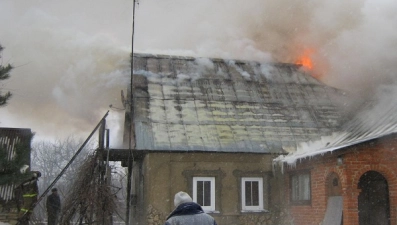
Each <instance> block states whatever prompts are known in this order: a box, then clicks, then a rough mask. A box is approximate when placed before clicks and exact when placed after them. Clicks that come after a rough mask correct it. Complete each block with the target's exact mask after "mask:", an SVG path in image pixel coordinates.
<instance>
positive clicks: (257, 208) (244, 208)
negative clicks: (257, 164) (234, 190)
mask: <svg viewBox="0 0 397 225" xmlns="http://www.w3.org/2000/svg"><path fill="white" fill-rule="evenodd" d="M246 181H258V183H259V185H258V188H259V205H258V206H247V205H245V182H246ZM241 206H242V211H263V210H264V208H263V178H262V177H242V178H241Z"/></svg>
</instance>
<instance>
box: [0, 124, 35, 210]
mask: <svg viewBox="0 0 397 225" xmlns="http://www.w3.org/2000/svg"><path fill="white" fill-rule="evenodd" d="M31 136H32V131H31V130H30V129H26V128H0V146H1V148H0V150H4V151H6V159H7V160H8V161H10V160H13V159H14V158H15V156H16V154H18V152H16V149H15V146H16V145H17V144H19V143H22V142H29V145H30V140H31V139H30V138H31ZM28 157H29V156H28ZM25 161H26V163H28V164H29V166H30V158H27V159H26V160H25ZM2 173H3V174H4V173H5V170H4V168H0V179H1V174H2ZM15 187H16V184H14V183H10V184H4V185H0V200H1V201H5V202H8V201H10V200H12V199H13V198H14V188H15Z"/></svg>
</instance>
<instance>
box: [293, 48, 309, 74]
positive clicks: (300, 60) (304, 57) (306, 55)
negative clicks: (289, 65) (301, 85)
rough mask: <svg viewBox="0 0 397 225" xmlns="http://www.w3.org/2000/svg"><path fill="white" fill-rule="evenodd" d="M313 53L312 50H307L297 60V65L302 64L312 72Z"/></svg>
mask: <svg viewBox="0 0 397 225" xmlns="http://www.w3.org/2000/svg"><path fill="white" fill-rule="evenodd" d="M312 53H313V51H312V50H306V51H304V52H303V54H302V55H301V56H300V57H299V58H298V60H296V62H295V63H296V64H301V65H302V66H303V67H305V68H306V69H309V70H312V69H313V62H312V59H311V55H312Z"/></svg>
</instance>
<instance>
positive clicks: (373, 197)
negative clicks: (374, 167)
mask: <svg viewBox="0 0 397 225" xmlns="http://www.w3.org/2000/svg"><path fill="white" fill-rule="evenodd" d="M358 188H359V189H361V192H360V194H359V196H358V216H359V224H360V225H373V224H377V225H390V206H389V187H388V184H387V180H386V179H385V177H384V176H382V174H380V173H378V172H376V171H368V172H366V173H365V174H364V175H362V176H361V178H360V181H359V183H358Z"/></svg>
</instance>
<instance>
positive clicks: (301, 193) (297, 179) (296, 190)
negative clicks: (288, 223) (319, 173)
mask: <svg viewBox="0 0 397 225" xmlns="http://www.w3.org/2000/svg"><path fill="white" fill-rule="evenodd" d="M291 192H292V193H291V195H292V200H293V201H299V200H310V174H299V175H295V176H292V178H291Z"/></svg>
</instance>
